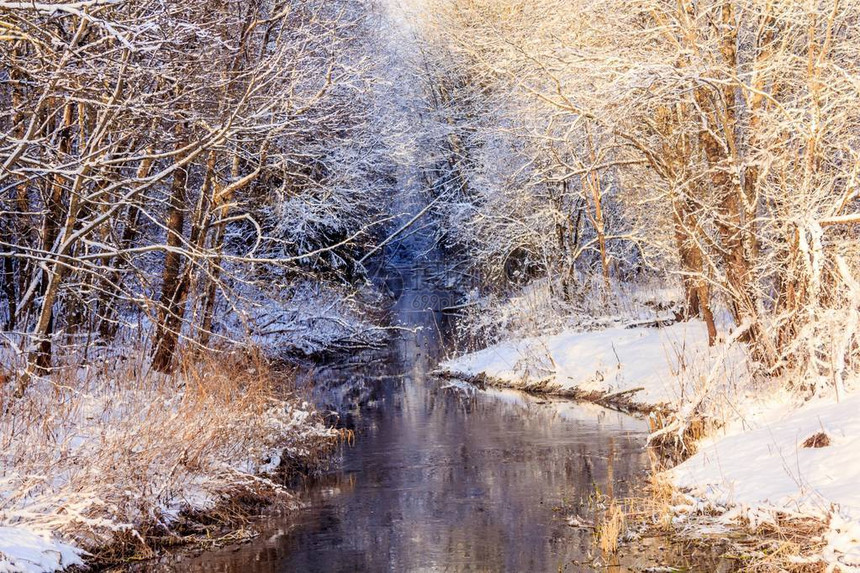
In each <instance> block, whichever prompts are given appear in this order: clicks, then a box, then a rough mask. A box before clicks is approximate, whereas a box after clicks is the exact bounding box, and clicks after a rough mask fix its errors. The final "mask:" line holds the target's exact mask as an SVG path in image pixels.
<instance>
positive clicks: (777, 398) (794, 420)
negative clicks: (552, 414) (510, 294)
mask: <svg viewBox="0 0 860 573" xmlns="http://www.w3.org/2000/svg"><path fill="white" fill-rule="evenodd" d="M440 371H441V372H442V374H443V375H445V376H449V377H453V378H462V379H465V380H470V381H477V382H483V383H487V384H491V385H497V386H507V387H513V388H520V389H525V390H531V391H541V392H548V393H553V394H561V395H569V396H573V397H577V398H581V399H587V400H591V401H595V402H598V403H604V404H608V405H613V406H621V407H626V408H629V409H635V410H638V411H641V412H655V413H653V414H652V415H651V419H652V421H653V422H654V423H653V428H654V430H655V435H663V436H665V435H666V434H673V433H674V434H677V435H678V438H679V440H678V442H679V443H683V441H684V439H683V434H684V432H685V431H687V430H688V429H689V426H686V425H685V424H684V420H690V419H692V418H694V417H698V418H700V419H701V418H705V419H707V420H708V422H709V423H708V426H707V428H708V429H707V430H706V435H707V437H705V438H704V439H701V440H700V441H699V442H698V443H695V444H690V446H691V448H695V449H696V451H697V453H695V455H692V456H691V457H689V458H688V459H687V460H686V461H684V462H683V463H681V464H680V465H678V466H676V467H675V468H674V469H672V470H669V471H668V472H667V473H666V477H667V478H668V479H669V480H670V483H672V484H673V485H674V487H675V488H677V490H678V492H679V493H680V494H681V495H680V496H679V497H680V498H681V499H682V500H683V501H682V502H681V503H679V504H678V505H676V506H674V507H673V508H672V510H673V512H674V514H675V517H674V522H675V524H676V526H677V527H678V528H689V527H692V528H695V525H694V522H695V523H701V520H698V519H692V517H693V516H702V515H708V516H709V518H708V520H707V521H708V524H709V525H708V526H709V528H711V529H712V530H713V528H714V527H716V528H717V529H716V530H717V531H719V527H745V528H746V529H747V530H750V531H754V530H756V528H757V527H758V526H759V525H760V524H762V523H768V522H769V523H772V524H776V523H777V522H778V519H779V518H780V517H786V516H787V517H789V518H812V519H816V520H819V521H820V522H821V523H823V524H825V525H826V527H825V531H826V533H824V535H823V536H822V538H821V539H818V540H815V539H810V540H809V543H810V545H815V547H816V554H815V555H812V556H811V557H810V555H809V553H808V551H807V552H806V556H807V559H810V558H811V559H813V560H814V559H819V560H821V562H822V563H826V564H827V565H828V567H831V570H841V571H853V570H860V488H858V487H857V484H858V483H860V419H858V416H857V412H858V411H860V394H851V393H850V391H849V392H848V393H847V394H848V395H842V396H838V397H837V396H836V395H835V394H834V395H832V396H821V397H818V398H816V399H814V400H808V401H805V400H804V399H803V398H802V397H800V396H799V395H797V394H794V393H792V392H791V391H789V390H786V389H784V386H785V385H779V384H777V383H775V382H774V383H772V384H768V383H766V382H762V381H761V380H759V381H757V382H753V377H752V376H751V374H750V373H749V372H748V369H747V360H746V359H745V355H744V351H743V348H742V345H740V344H737V343H734V344H733V343H731V341H728V342H723V343H722V344H718V345H717V346H715V347H713V348H709V347H708V345H707V338H706V333H705V328H704V326H703V325H702V324H701V323H699V322H697V321H691V322H688V323H677V324H673V325H671V326H667V327H663V328H653V327H632V328H611V329H606V330H601V331H596V332H573V331H564V332H562V333H560V334H556V335H552V336H544V337H532V338H525V339H520V340H515V341H509V342H503V343H500V344H496V345H493V346H491V347H489V348H486V349H484V350H481V351H479V352H475V353H471V354H467V355H465V356H461V357H459V358H455V359H452V360H449V361H447V362H446V363H444V364H443V365H442V367H441V370H440ZM854 387H855V388H856V385H855V386H854ZM850 388H851V386H849V390H850ZM697 437H698V436H697ZM837 567H838V568H839V569H833V568H837ZM855 568H856V569H855Z"/></svg>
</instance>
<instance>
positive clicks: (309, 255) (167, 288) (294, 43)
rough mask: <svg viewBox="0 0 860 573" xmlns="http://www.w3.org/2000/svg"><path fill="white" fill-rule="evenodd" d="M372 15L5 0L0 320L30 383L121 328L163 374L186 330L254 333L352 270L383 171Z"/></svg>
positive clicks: (188, 1)
mask: <svg viewBox="0 0 860 573" xmlns="http://www.w3.org/2000/svg"><path fill="white" fill-rule="evenodd" d="M377 15H378V14H377V12H376V9H375V7H374V6H373V5H372V4H371V3H370V2H365V1H363V0H335V1H330V0H311V1H293V0H218V1H215V2H213V1H210V0H181V1H177V0H166V1H165V0H142V1H134V2H130V1H122V0H87V1H81V2H49V3H32V2H0V165H2V167H1V168H0V211H2V217H0V260H2V269H0V271H2V274H0V283H2V288H0V320H2V322H3V329H4V330H5V331H6V332H7V336H6V338H7V342H8V343H10V344H12V345H13V346H15V347H17V348H19V349H20V351H21V354H22V355H25V356H26V365H24V366H23V367H22V368H21V372H20V374H21V376H20V388H21V389H23V388H24V387H26V385H27V384H28V381H29V379H30V378H31V377H32V376H33V375H34V374H38V373H44V372H46V371H48V369H49V368H50V367H51V362H52V354H54V353H56V351H57V347H58V345H62V346H78V347H81V346H84V345H86V344H89V343H90V342H92V341H99V342H109V341H110V340H111V339H113V338H114V337H116V336H117V334H118V332H123V331H130V329H131V327H133V330H134V331H136V333H137V336H138V337H139V338H140V339H143V340H146V341H148V344H149V346H150V347H151V352H152V361H153V366H154V367H155V368H156V369H158V370H162V371H169V370H170V369H171V365H172V363H173V361H174V354H175V352H176V349H177V346H178V345H180V342H181V341H185V342H187V343H188V344H194V345H202V346H206V345H209V344H211V343H213V336H221V337H225V336H226V337H229V336H231V329H230V328H228V325H229V326H230V327H233V326H235V327H241V328H243V329H244V330H245V331H246V332H248V333H251V334H259V333H258V332H256V329H257V326H258V323H259V322H260V321H261V320H262V319H261V315H264V314H266V309H267V308H269V307H278V306H279V305H278V304H277V301H278V300H279V299H283V298H284V297H295V296H301V293H302V292H306V291H308V289H307V288H306V287H304V286H301V285H303V284H305V283H306V282H307V281H308V280H310V279H312V281H313V282H314V283H323V284H331V285H333V286H334V285H338V284H348V283H349V281H350V280H353V279H354V278H355V277H356V276H358V275H360V273H361V269H360V268H358V267H357V266H355V265H354V264H352V262H351V261H352V260H353V259H354V258H356V257H355V255H356V254H360V253H361V252H362V250H363V249H364V247H363V244H364V243H365V242H366V241H367V237H368V236H369V234H370V233H372V232H373V231H374V229H375V228H376V227H375V222H376V221H379V220H380V219H381V217H382V214H383V213H384V211H385V200H384V198H385V196H386V186H387V185H389V184H390V181H389V180H388V178H389V176H390V174H389V173H388V171H387V169H388V167H387V165H388V163H387V162H386V161H385V160H384V158H385V156H386V149H385V145H384V143H383V142H382V141H381V140H380V136H379V134H380V133H381V128H380V125H379V121H380V120H379V114H378V112H377V111H376V110H375V109H374V108H375V106H376V105H377V102H376V101H375V99H374V98H373V97H372V93H371V90H370V89H369V86H370V85H371V84H372V82H373V81H374V78H375V76H374V73H375V71H374V66H373V62H372V60H371V58H370V55H371V54H372V52H373V50H374V44H373V42H374V41H375V37H376V26H377V25H376V22H375V18H376V16H377ZM311 290H313V289H311ZM314 292H316V293H318V292H319V287H316V289H315V291H314ZM314 292H310V294H309V295H308V297H309V298H306V299H304V300H303V301H302V303H301V304H304V305H305V307H306V306H307V305H308V304H313V301H314V298H313V297H314V296H315V294H314ZM285 293H288V294H285ZM297 293H299V294H297ZM341 294H346V293H341ZM329 298H334V299H338V300H340V302H341V303H342V301H343V300H344V298H345V297H344V296H336V297H329ZM273 301H274V302H273ZM326 304H334V303H333V302H330V301H327V302H326ZM305 310H306V308H305ZM282 319H283V317H280V318H279V317H277V316H276V317H274V318H272V317H269V318H266V319H265V322H266V326H267V327H268V328H269V330H270V331H272V330H273V329H272V324H273V323H274V324H276V323H277V322H278V321H279V320H282ZM283 320H286V319H283ZM277 330H278V329H277V328H274V331H277Z"/></svg>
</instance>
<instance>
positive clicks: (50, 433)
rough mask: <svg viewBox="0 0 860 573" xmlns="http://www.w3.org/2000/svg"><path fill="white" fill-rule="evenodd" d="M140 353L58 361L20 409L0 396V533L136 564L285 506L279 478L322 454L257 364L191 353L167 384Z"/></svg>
mask: <svg viewBox="0 0 860 573" xmlns="http://www.w3.org/2000/svg"><path fill="white" fill-rule="evenodd" d="M145 356H146V352H145V351H143V349H139V351H138V352H127V353H124V356H113V357H110V358H102V359H101V360H99V362H97V363H96V362H90V363H88V364H84V365H76V364H75V362H74V361H73V360H74V357H72V356H69V357H67V358H66V360H65V361H64V362H63V363H64V364H66V367H63V368H59V369H58V370H57V372H56V373H55V374H54V375H53V376H52V377H51V378H50V379H44V380H40V381H39V382H38V383H37V384H34V385H33V387H32V388H30V390H29V391H28V393H27V395H26V396H25V397H24V398H22V399H20V400H13V399H11V395H10V394H11V392H12V391H13V389H14V384H6V385H5V386H3V387H2V390H0V392H2V401H3V404H4V405H5V410H6V411H5V415H4V416H3V418H2V420H0V451H1V452H2V453H0V460H2V462H0V463H2V467H3V468H4V472H3V474H2V476H0V492H2V497H0V525H17V526H23V527H27V528H30V529H34V530H41V531H54V532H57V533H59V534H61V535H62V536H63V537H65V538H66V539H69V540H72V541H73V542H74V543H76V544H77V545H79V546H81V547H84V548H87V549H89V550H92V551H97V552H98V551H101V550H102V549H103V548H105V547H111V548H112V549H111V552H110V553H108V554H102V555H101V556H102V557H107V558H113V557H115V556H116V555H118V554H135V555H137V556H140V557H146V556H148V555H150V554H151V553H152V548H153V547H154V546H156V545H163V544H165V543H170V542H171V540H172V541H178V540H179V539H180V537H181V536H182V535H183V534H188V533H200V532H201V531H206V530H207V527H208V525H210V524H212V523H216V522H225V521H226V522H234V523H235V522H236V521H239V520H241V519H242V517H243V510H242V507H244V506H245V504H247V503H249V502H250V503H253V502H263V501H264V502H268V501H272V500H274V499H278V498H280V499H284V500H287V499H288V498H289V495H288V493H287V492H286V489H285V488H284V487H283V486H282V485H281V483H283V482H281V483H279V481H278V469H279V468H282V467H284V466H286V465H289V466H291V467H302V468H309V467H312V466H313V465H314V463H315V462H316V460H317V456H319V455H320V454H322V453H325V452H326V451H328V449H329V448H331V447H333V445H334V443H335V439H336V438H335V435H334V434H333V432H332V431H331V430H329V429H328V428H326V427H325V426H324V425H323V424H322V423H321V421H319V420H318V419H317V418H316V416H315V415H314V414H313V413H312V412H311V411H310V410H309V409H308V406H307V405H303V404H300V403H299V401H298V400H297V399H296V398H294V397H291V396H290V395H289V392H288V390H286V389H285V385H284V384H283V381H282V379H280V378H279V376H278V375H277V374H276V373H275V372H273V371H272V370H271V368H270V367H269V365H268V364H267V363H266V362H265V360H263V359H262V358H261V357H260V356H259V355H257V354H254V353H246V352H239V351H234V352H229V353H207V354H205V355H198V356H195V357H194V358H193V359H192V358H188V359H186V360H185V361H184V362H183V363H182V364H181V365H180V367H179V369H178V370H177V372H176V374H174V375H171V376H164V375H160V374H156V373H154V372H151V371H150V370H148V368H147V365H146V360H145V358H142V357H145ZM61 364H62V363H61Z"/></svg>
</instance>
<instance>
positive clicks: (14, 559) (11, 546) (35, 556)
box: [0, 527, 84, 573]
mask: <svg viewBox="0 0 860 573" xmlns="http://www.w3.org/2000/svg"><path fill="white" fill-rule="evenodd" d="M83 554H84V552H83V551H81V550H80V549H78V548H76V547H72V546H71V545H67V544H65V543H62V542H61V541H59V540H58V539H56V538H55V537H54V536H53V535H51V534H50V533H39V532H36V531H31V530H29V529H25V528H22V527H0V573H13V572H15V573H43V572H47V571H57V570H60V569H64V568H66V567H71V566H73V565H82V564H83V561H82V560H81V555H83Z"/></svg>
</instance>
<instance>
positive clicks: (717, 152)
mask: <svg viewBox="0 0 860 573" xmlns="http://www.w3.org/2000/svg"><path fill="white" fill-rule="evenodd" d="M430 12H432V15H430V16H429V19H430V21H432V22H433V23H434V24H435V25H431V26H429V27H428V28H427V44H426V45H427V51H428V54H429V55H428V60H429V62H430V64H429V65H428V77H429V78H430V79H431V82H430V83H431V85H432V86H434V87H433V90H434V91H433V99H434V100H436V101H438V99H439V98H447V101H450V102H452V103H451V105H450V106H448V107H447V108H446V109H447V116H446V121H447V122H448V123H449V124H450V125H452V126H455V127H456V128H452V129H451V130H450V132H451V136H450V137H449V142H450V146H449V147H450V150H451V152H452V157H456V159H457V160H456V161H453V162H452V163H451V166H452V168H451V169H450V170H448V172H449V173H450V174H451V176H452V177H456V178H457V180H458V181H459V189H460V190H461V191H462V194H461V195H460V196H459V198H458V199H456V200H453V201H446V203H445V205H444V206H443V208H442V209H441V210H442V212H443V213H442V215H443V217H444V218H445V219H446V220H447V221H448V222H449V225H448V230H449V236H448V237H447V239H448V240H449V242H450V243H451V244H457V245H465V246H466V249H467V251H468V252H470V253H475V254H477V258H475V259H474V263H475V267H476V271H477V272H480V273H482V274H483V275H484V276H485V277H486V282H488V283H492V282H494V281H497V280H498V278H499V277H503V276H504V274H505V271H506V269H510V267H511V264H510V262H511V260H517V259H519V260H522V261H524V262H521V263H520V265H519V266H520V268H525V269H526V270H527V271H528V272H527V273H526V274H527V275H529V276H531V277H538V276H539V277H548V278H549V279H550V284H551V285H553V288H554V291H555V292H556V296H558V297H564V298H570V297H575V296H577V292H579V291H582V290H583V288H584V286H583V285H585V284H589V285H592V284H594V283H595V281H592V280H589V277H591V276H596V277H598V283H599V284H602V285H603V290H604V292H608V291H609V290H610V289H611V287H612V285H613V284H616V283H618V282H621V281H628V280H630V279H632V278H634V277H635V276H636V275H638V274H640V273H642V272H643V271H654V270H656V271H658V272H659V273H664V274H673V275H674V276H675V277H677V279H678V282H679V283H680V284H681V285H682V286H683V290H684V293H685V297H684V298H685V302H684V306H683V308H682V309H679V313H680V314H681V315H683V316H687V317H691V316H700V317H701V318H702V319H703V320H704V322H705V323H706V325H707V328H708V330H709V334H710V337H711V340H712V342H713V341H714V340H715V339H716V338H717V337H718V336H721V335H725V334H726V333H721V332H719V329H720V325H719V322H720V321H719V320H716V321H715V319H714V315H715V314H719V311H720V309H726V311H727V313H729V314H730V315H731V319H732V320H731V322H732V324H733V326H732V330H733V335H734V336H735V337H738V338H741V339H743V340H746V341H747V342H748V343H749V347H750V349H751V351H752V353H753V355H754V356H755V357H756V358H757V360H758V362H759V363H760V364H761V365H762V366H763V367H764V369H765V370H766V371H768V372H772V373H773V372H781V371H786V368H789V369H797V370H796V371H798V372H801V373H802V374H803V375H804V379H805V380H812V383H813V384H814V385H816V386H817V385H828V386H832V385H834V384H835V385H836V386H837V387H839V385H841V383H842V380H843V379H844V377H845V376H846V373H847V372H848V371H850V370H856V369H857V368H858V367H860V360H858V354H860V336H858V326H860V314H858V312H860V283H858V276H860V195H858V193H860V191H858V184H857V183H858V182H857V176H858V169H860V161H858V160H860V155H858V154H860V139H858V138H860V106H858V104H857V101H858V82H857V78H858V77H860V59H858V54H860V27H858V24H860V22H858V18H860V5H858V3H857V2H856V1H853V0H847V1H846V0H821V1H815V2H774V1H771V0H707V1H701V2H690V1H681V2H675V1H665V0H635V1H629V0H618V1H610V2H604V1H600V2H597V1H592V0H574V1H570V0H528V1H512V0H438V1H437V2H434V3H433V7H432V9H431V10H430ZM792 371H795V370H792ZM807 375H808V376H809V377H808V378H807V377H806V376H807Z"/></svg>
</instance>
